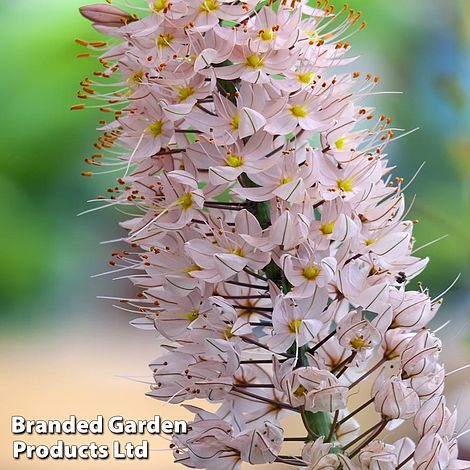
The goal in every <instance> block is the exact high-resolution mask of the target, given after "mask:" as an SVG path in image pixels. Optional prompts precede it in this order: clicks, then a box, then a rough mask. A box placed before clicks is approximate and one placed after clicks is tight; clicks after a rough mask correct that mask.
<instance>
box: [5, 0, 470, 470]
mask: <svg viewBox="0 0 470 470" xmlns="http://www.w3.org/2000/svg"><path fill="white" fill-rule="evenodd" d="M349 3H350V6H351V7H354V8H357V9H360V10H362V11H363V13H364V18H365V19H366V20H367V22H368V27H367V28H366V29H365V30H364V31H363V32H361V33H360V34H358V35H356V36H355V37H354V39H353V46H354V51H355V52H356V53H357V54H360V55H361V56H362V57H361V59H360V61H359V62H358V63H357V64H356V68H357V69H358V70H362V71H371V72H372V73H374V74H376V73H377V74H379V75H380V77H381V83H382V90H390V91H402V92H403V95H382V96H376V97H373V99H369V103H370V104H374V105H376V106H377V107H378V108H379V110H380V112H384V113H386V114H387V115H390V116H392V117H393V118H394V123H395V125H397V126H398V127H402V128H405V129H413V128H415V127H419V128H420V130H419V131H417V132H416V133H414V134H412V135H411V136H409V137H407V138H406V139H402V140H400V141H398V142H396V143H395V144H394V145H393V146H392V147H391V148H392V154H391V159H392V160H393V162H394V163H396V165H397V166H398V169H397V172H396V174H397V175H398V176H403V177H404V178H405V179H407V180H409V179H410V178H411V177H412V176H413V175H414V173H415V172H416V170H417V169H418V168H419V166H420V165H421V163H422V162H423V161H426V162H427V164H426V165H425V167H424V168H423V170H422V171H421V172H420V174H419V175H418V177H417V178H416V180H415V181H414V183H413V184H412V186H411V187H410V189H409V190H408V200H409V201H411V200H412V198H413V196H414V195H415V194H416V195H417V200H416V203H415V204H414V206H413V210H412V217H413V218H416V219H419V220H420V224H418V225H417V227H416V237H417V238H418V244H417V246H419V245H421V244H425V243H427V242H430V241H432V240H434V239H436V238H438V237H441V236H444V235H448V237H447V238H446V239H445V240H443V241H440V242H439V243H437V244H434V245H432V246H429V247H427V248H425V249H424V250H423V251H422V252H421V254H422V255H427V256H430V257H431V263H430V265H429V268H428V269H427V271H426V272H425V274H423V275H422V276H421V280H422V281H423V282H424V284H425V285H427V286H429V288H430V290H431V293H432V294H433V295H438V294H439V293H440V292H441V291H442V290H444V289H446V288H447V287H448V286H449V285H450V284H451V283H452V281H453V280H454V279H455V278H456V276H457V275H458V274H459V273H461V277H460V280H459V281H458V283H457V284H456V285H455V287H453V288H452V290H451V291H450V292H449V294H448V295H447V301H446V303H445V304H444V306H443V308H442V310H441V313H440V316H439V319H438V320H437V322H436V325H438V326H439V325H441V324H443V323H444V322H446V321H447V320H451V324H450V326H448V327H447V328H446V329H445V330H444V331H443V332H442V333H441V335H442V336H443V337H444V340H445V341H446V342H447V346H448V352H447V356H446V358H445V360H446V364H447V366H448V367H453V366H456V367H457V366H460V365H464V364H466V363H468V362H469V358H470V347H469V344H470V322H469V318H470V317H469V313H470V312H469V310H470V309H469V306H470V295H469V289H468V287H469V284H470V132H469V129H470V126H469V124H470V111H469V109H470V108H469V104H470V103H469V100H470V94H469V88H470V1H469V0H451V1H449V0H433V1H432V2H430V1H429V0H413V2H409V1H408V0H394V1H393V2H390V1H388V0H354V1H350V2H349ZM82 4H83V0H66V1H64V0H35V1H34V2H33V1H31V0H1V1H0V42H1V44H2V48H1V50H2V52H1V59H0V68H1V74H0V82H1V86H0V103H1V105H2V109H1V112H0V142H1V145H0V214H1V216H0V220H1V222H0V226H1V230H0V280H1V282H0V394H1V397H2V398H1V401H2V406H1V407H0V435H1V436H2V439H1V440H0V469H2V470H7V469H8V470H14V469H23V468H25V469H29V468H55V467H57V468H59V467H61V468H63V467H67V468H68V467H77V468H78V467H85V465H86V466H87V467H92V466H93V465H95V466H99V468H102V467H101V465H103V464H102V463H100V462H97V463H93V462H81V463H80V462H53V461H47V462H42V463H41V462H39V463H38V462H26V461H19V462H13V461H12V460H11V458H10V455H11V451H10V447H11V440H12V438H11V436H10V434H9V420H10V417H11V415H12V414H22V415H24V416H27V417H28V418H31V419H34V418H36V419H40V418H43V419H47V418H48V419H65V418H67V417H68V416H69V415H71V414H77V415H79V416H80V417H83V418H90V419H91V418H94V417H96V415H97V414H104V415H106V416H111V415H114V414H122V415H125V416H126V417H128V418H129V419H130V418H140V419H145V418H149V417H152V416H153V415H154V414H162V415H163V416H164V417H168V418H174V417H181V416H182V414H181V412H180V411H178V409H175V408H173V407H170V406H162V405H161V404H159V403H158V402H154V401H152V400H151V399H150V398H146V397H145V396H144V393H145V391H146V390H147V385H146V384H144V383H140V382H139V381H144V382H145V381H146V380H149V377H148V370H147V368H146V364H147V363H149V362H150V361H151V360H152V359H153V358H154V355H157V354H158V346H157V341H156V339H155V338H154V337H153V335H152V334H148V333H143V332H138V331H134V330H133V329H132V328H131V327H130V326H128V321H129V320H130V317H128V316H127V315H126V314H125V313H123V312H120V311H117V310H114V309H113V308H112V306H111V305H110V304H109V303H107V302H104V301H99V300H97V299H96V296H97V295H100V294H104V295H113V294H116V293H117V292H119V291H121V292H122V290H123V289H127V288H128V287H127V285H126V284H121V285H119V284H116V283H112V282H111V281H110V279H109V278H91V275H93V274H96V273H98V272H101V271H102V270H104V269H106V262H107V259H108V256H109V252H110V247H109V246H106V245H105V246H103V245H100V242H101V241H102V240H107V239H113V238H117V237H118V236H119V229H118V228H117V226H116V222H117V221H118V216H117V214H116V213H113V212H112V211H109V212H100V213H94V214H91V215H88V216H85V217H81V218H77V216H76V215H77V214H78V213H79V212H81V211H83V210H84V209H86V208H87V206H86V200H87V199H91V198H93V197H95V196H96V195H98V194H100V193H101V192H102V191H103V190H104V188H106V187H107V185H108V181H111V178H109V179H106V177H102V178H89V179H84V178H82V177H81V176H80V173H81V171H83V170H84V165H83V158H84V157H86V156H88V155H89V154H90V153H91V152H92V142H93V141H94V137H95V132H94V127H96V126H95V124H96V123H97V121H98V119H99V116H98V114H96V113H93V112H92V111H88V112H86V111H85V112H83V111H80V112H75V113H72V112H70V111H69V106H70V105H71V104H74V103H75V101H76V100H75V92H76V90H77V89H78V82H79V80H80V79H81V78H83V77H84V76H86V75H90V74H91V73H92V70H93V67H94V63H93V61H92V60H90V59H80V60H78V59H76V58H75V55H76V54H77V53H78V52H80V51H81V49H80V48H79V46H77V45H76V44H74V42H73V39H74V38H75V37H84V38H86V39H93V38H99V36H98V35H97V34H96V33H94V32H93V31H92V30H91V28H90V26H89V24H88V23H87V22H86V21H85V20H83V19H82V18H81V17H80V16H79V14H78V12H77V8H78V7H79V6H80V5H82ZM340 5H342V4H340ZM131 377H133V378H134V380H131ZM469 379H470V374H469V373H468V371H464V372H461V373H460V374H456V375H455V376H453V377H452V379H451V383H450V385H449V394H450V400H449V401H450V404H451V405H453V404H454V403H456V402H457V401H459V399H460V402H461V404H462V407H463V412H462V416H461V423H462V424H464V422H465V419H466V418H467V417H469V416H470V405H469V404H468V403H465V402H466V401H467V402H468V400H465V399H461V398H462V397H463V396H464V395H465V393H467V394H468V386H467V383H468V381H469ZM464 385H465V386H467V387H466V389H465V388H464ZM108 437H109V436H108ZM27 440H28V441H30V442H31V443H34V442H35V439H34V438H33V439H29V438H28V439H27ZM87 440H90V439H89V438H86V439H84V440H82V441H84V442H85V441H87ZM104 440H106V439H104ZM42 441H43V442H53V441H54V439H47V438H46V439H42ZM72 441H73V440H72ZM135 441H138V440H135ZM36 442H37V440H36ZM74 442H80V439H78V438H77V439H75V441H74ZM466 442H467V445H469V444H468V440H467V441H466ZM462 443H465V441H464V440H462ZM165 445H166V443H165V442H164V441H163V440H161V439H156V440H155V439H154V440H152V448H153V449H155V452H154V454H153V457H152V459H151V460H150V461H149V462H143V463H138V462H135V463H133V464H132V465H140V467H142V468H155V467H157V468H161V469H163V470H166V469H171V468H176V467H174V466H173V464H171V463H170V461H171V460H170V455H169V453H168V452H158V449H160V448H161V449H163V448H164V447H165ZM106 465H107V466H108V467H110V468H124V467H127V466H128V463H126V462H114V461H109V462H107V463H106Z"/></svg>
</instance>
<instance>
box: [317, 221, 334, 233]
mask: <svg viewBox="0 0 470 470" xmlns="http://www.w3.org/2000/svg"><path fill="white" fill-rule="evenodd" d="M334 229H335V223H334V222H331V223H329V224H323V225H322V226H321V227H320V232H321V233H323V235H331V234H332V233H333V230H334Z"/></svg>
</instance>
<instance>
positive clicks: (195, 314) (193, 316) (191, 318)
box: [186, 309, 199, 323]
mask: <svg viewBox="0 0 470 470" xmlns="http://www.w3.org/2000/svg"><path fill="white" fill-rule="evenodd" d="M186 318H187V319H188V320H189V321H190V322H191V323H192V322H193V321H195V320H197V319H198V318H199V310H197V309H194V310H193V311H192V312H191V313H188V314H187V315H186Z"/></svg>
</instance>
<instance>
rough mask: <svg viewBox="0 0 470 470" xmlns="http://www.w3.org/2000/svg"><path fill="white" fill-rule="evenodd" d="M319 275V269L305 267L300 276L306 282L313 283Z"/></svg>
mask: <svg viewBox="0 0 470 470" xmlns="http://www.w3.org/2000/svg"><path fill="white" fill-rule="evenodd" d="M319 274H320V268H317V267H316V266H307V267H306V268H304V270H303V271H302V276H303V277H304V278H305V279H307V281H314V280H315V279H316V278H317V277H318V276H319Z"/></svg>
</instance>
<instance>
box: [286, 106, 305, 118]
mask: <svg viewBox="0 0 470 470" xmlns="http://www.w3.org/2000/svg"><path fill="white" fill-rule="evenodd" d="M290 112H291V113H292V116H294V117H296V118H306V117H307V116H308V111H307V110H306V109H305V108H304V107H303V106H300V105H299V104H295V105H294V106H291V108H290Z"/></svg>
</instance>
